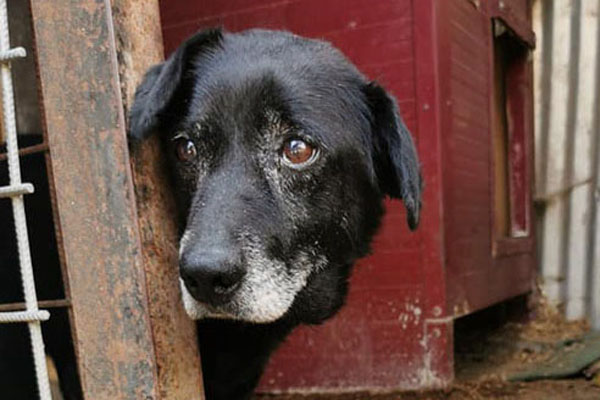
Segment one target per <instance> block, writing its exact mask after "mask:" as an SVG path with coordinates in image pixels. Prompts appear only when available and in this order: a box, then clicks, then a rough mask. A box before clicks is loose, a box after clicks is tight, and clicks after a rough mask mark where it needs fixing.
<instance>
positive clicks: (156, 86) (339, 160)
mask: <svg viewBox="0 0 600 400" xmlns="http://www.w3.org/2000/svg"><path fill="white" fill-rule="evenodd" d="M153 131H157V132H158V133H159V134H160V135H161V136H162V138H163V142H164V146H165V151H166V154H167V155H168V157H170V160H171V165H172V174H173V182H174V187H175V190H176V196H177V199H178V200H179V203H180V210H181V221H182V228H184V230H185V232H186V236H187V239H186V240H185V241H186V243H185V246H184V244H183V243H182V255H181V260H180V262H181V268H182V273H184V274H186V275H188V276H185V278H186V279H187V280H186V287H187V288H189V291H190V293H192V295H193V297H195V298H196V299H200V300H202V302H205V303H207V304H206V307H207V308H208V309H209V310H211V312H212V311H214V312H215V313H218V314H221V315H227V316H229V317H230V318H237V320H219V319H211V318H208V319H204V320H201V321H199V323H198V325H199V327H198V328H199V329H198V332H199V340H200V347H201V352H202V362H203V370H204V374H205V388H206V392H207V398H208V399H209V400H214V399H244V398H248V397H249V396H251V393H252V390H253V389H254V387H255V386H256V384H257V382H258V379H259V378H260V375H261V373H262V370H263V368H264V365H265V363H266V362H267V360H268V357H269V355H270V353H271V352H272V351H273V350H274V349H275V348H276V347H277V345H278V344H279V343H280V342H281V341H282V340H283V339H284V338H285V337H286V336H287V335H288V334H289V332H290V331H291V330H292V329H293V328H294V327H295V326H297V325H298V324H303V323H304V324H319V323H321V322H323V321H324V320H326V319H328V318H330V317H331V316H333V315H334V314H335V313H336V312H337V310H339V308H340V307H341V306H342V305H343V303H344V300H345V296H346V292H347V282H348V278H349V275H350V272H351V269H352V265H353V264H354V262H355V261H356V260H357V259H358V258H360V257H363V256H365V255H366V254H368V252H369V248H370V242H371V239H372V237H373V235H374V234H375V232H376V230H377V228H378V226H379V223H380V220H381V217H382V215H383V205H382V199H383V197H384V195H389V196H391V197H395V198H400V199H402V200H403V201H404V204H405V206H406V208H407V212H408V225H409V227H410V228H411V229H415V228H416V226H417V224H418V222H419V213H420V207H421V178H420V173H419V164H418V160H417V155H416V152H415V148H414V145H413V141H412V139H411V136H410V134H409V132H408V131H407V129H406V127H405V126H404V124H403V122H402V119H401V118H400V115H399V112H398V108H397V105H396V102H395V100H394V99H393V98H392V97H391V96H390V95H388V94H387V93H386V92H385V90H384V89H383V88H381V87H380V86H378V85H377V84H376V83H372V82H368V81H367V80H366V79H365V78H364V77H363V76H362V75H361V74H360V73H359V72H358V71H357V70H356V68H355V67H354V66H353V65H352V64H351V63H350V62H348V61H347V60H346V59H345V58H344V57H343V55H341V53H340V52H339V51H337V50H336V49H334V48H333V47H331V46H330V45H329V44H328V43H325V42H322V41H316V40H308V39H304V38H301V37H298V36H295V35H292V34H289V33H286V32H277V31H265V30H252V31H247V32H244V33H239V34H230V33H224V32H220V31H215V30H211V31H206V32H200V33H198V34H196V35H195V36H193V37H192V38H190V39H188V40H187V41H186V42H185V43H184V44H183V45H181V47H180V48H179V49H178V50H177V51H176V52H175V53H174V54H173V55H172V56H171V57H169V59H168V60H167V61H165V62H164V63H162V64H160V65H158V66H155V67H153V68H152V69H150V70H149V72H148V73H147V75H146V76H145V78H144V81H143V82H142V84H141V85H140V87H139V88H138V90H137V92H136V98H135V103H134V105H133V107H132V110H131V115H130V135H131V137H132V138H134V139H142V138H144V137H147V136H148V135H149V134H151V133H152V132H153ZM174 137H184V138H186V140H191V141H192V142H193V143H194V145H195V148H196V149H197V158H196V159H194V160H193V161H191V162H190V161H179V160H177V158H176V157H175V156H174V154H175V148H174V146H175V145H174V141H173V139H174ZM290 138H301V139H302V140H304V141H305V142H307V143H309V144H311V145H313V146H314V147H315V148H317V149H318V157H317V158H316V160H315V161H314V163H313V164H311V165H310V166H308V167H305V168H302V169H295V168H289V166H286V165H285V163H283V162H282V156H281V148H282V146H283V143H284V142H285V141H286V140H289V139H290ZM248 236H250V237H254V238H258V239H254V240H259V241H260V243H259V246H258V247H257V246H254V245H255V243H254V242H252V241H250V242H249V239H248ZM253 246H254V247H253ZM249 248H250V249H251V250H248V249H249ZM256 249H261V250H260V251H259V250H256ZM252 251H258V252H259V253H260V254H261V257H264V258H265V259H266V260H267V262H264V263H262V264H259V263H254V264H253V261H252V260H251V256H252V255H253V254H254V253H252ZM207 252H208V253H210V257H208V256H207ZM299 255H303V258H300V256H299ZM207 257H208V258H207ZM207 259H210V262H211V263H212V264H211V265H212V266H216V271H215V268H213V269H212V270H210V269H209V272H210V274H213V273H219V274H221V273H222V272H223V271H222V270H225V269H235V271H236V274H237V275H239V276H241V277H242V278H239V279H241V282H242V284H241V285H242V288H241V289H236V292H235V293H234V294H233V295H231V296H238V297H239V298H240V300H239V301H238V302H237V303H236V302H235V301H234V300H232V299H231V298H230V297H223V296H221V297H219V299H218V300H217V299H216V298H214V297H211V296H208V297H206V296H205V297H202V296H201V294H200V292H201V291H199V290H196V289H197V288H195V287H194V284H193V283H190V280H191V281H194V280H195V281H194V282H200V283H202V279H204V277H205V276H207V275H206V273H207V268H206V264H207V263H208V261H206V260H207ZM324 260H325V261H324ZM271 262H272V263H273V268H275V267H277V268H279V269H278V270H277V272H273V274H275V273H277V274H279V275H280V276H283V277H284V278H285V279H287V281H286V282H288V281H289V279H296V277H297V279H306V283H305V284H303V285H301V289H299V290H298V291H295V292H294V297H293V301H292V302H291V304H290V305H289V307H287V308H286V310H285V312H283V314H282V315H281V316H279V317H277V318H275V319H273V320H269V321H268V322H265V323H255V322H252V320H253V318H261V315H259V316H258V317H248V315H254V314H252V312H255V313H258V314H260V309H258V311H257V310H255V309H253V308H252V307H253V305H254V303H253V301H255V300H256V301H259V300H261V298H258V300H257V299H256V298H253V297H251V296H250V295H247V296H246V295H242V294H239V293H243V291H244V290H246V291H248V293H250V292H252V291H251V290H250V289H249V288H247V287H245V286H244V285H248V283H247V281H248V280H249V279H250V278H248V277H249V276H251V275H252V274H253V273H258V272H256V268H259V271H260V273H262V274H270V273H271V272H270V270H269V268H270V267H269V265H271V264H269V263H271ZM265 263H266V265H267V267H265V266H264V265H265ZM255 264H256V265H259V266H258V267H257V266H256V265H255ZM313 264H314V265H317V264H318V268H316V267H315V268H312V269H311V267H310V265H313ZM307 265H308V266H307ZM199 266H200V267H202V268H200V267H199ZM306 268H309V270H308V272H307V270H306ZM220 269H221V270H220ZM200 270H202V271H200ZM273 271H274V270H273ZM201 272H202V273H203V274H205V275H198V274H200V273H201ZM194 274H196V275H194ZM303 274H305V275H303ZM189 275H194V276H189ZM237 275H236V276H237ZM279 275H278V276H279ZM211 276H213V275H211ZM199 277H200V278H199ZM221 278H222V277H221ZM284 278H281V279H284ZM236 279H238V278H236ZM244 279H246V280H244ZM286 284H288V285H289V286H290V290H289V291H291V290H292V289H291V288H293V287H294V285H293V284H290V283H289V282H288V283H286ZM211 285H212V283H211ZM238 292H239V293H238ZM244 296H245V297H244ZM249 296H250V297H249ZM273 296H275V297H274V298H275V302H277V299H279V297H277V296H279V294H275V295H273ZM281 296H283V295H281ZM283 297H284V296H283ZM283 297H282V298H283ZM248 299H250V300H252V301H250V300H248ZM282 301H283V300H282ZM248 303H250V304H248ZM266 305H267V306H269V304H268V302H267V303H266ZM244 307H246V308H247V307H250V309H251V311H248V310H247V309H245V308H244ZM257 307H258V306H257ZM265 313H266V314H268V313H267V312H265ZM268 315H274V314H268ZM265 318H266V317H265ZM248 319H249V320H250V321H249V322H248V321H244V320H248Z"/></svg>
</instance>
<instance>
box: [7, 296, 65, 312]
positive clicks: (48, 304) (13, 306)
mask: <svg viewBox="0 0 600 400" xmlns="http://www.w3.org/2000/svg"><path fill="white" fill-rule="evenodd" d="M69 306H71V301H70V300H67V299H58V300H38V307H40V308H66V307H69ZM25 308H26V305H25V303H24V302H18V303H5V304H0V312H4V311H24V310H25Z"/></svg>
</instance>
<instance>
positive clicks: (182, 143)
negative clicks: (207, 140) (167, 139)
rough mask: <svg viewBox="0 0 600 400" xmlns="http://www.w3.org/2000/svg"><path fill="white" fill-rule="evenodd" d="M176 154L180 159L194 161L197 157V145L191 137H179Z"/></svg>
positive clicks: (176, 143)
mask: <svg viewBox="0 0 600 400" xmlns="http://www.w3.org/2000/svg"><path fill="white" fill-rule="evenodd" d="M175 154H176V155H177V158H178V159H179V160H180V161H184V162H189V161H192V160H194V159H195V158H196V154H197V151H196V145H195V144H194V142H192V141H191V140H190V139H187V138H179V139H177V141H176V142H175Z"/></svg>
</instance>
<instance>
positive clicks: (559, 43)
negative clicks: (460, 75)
mask: <svg viewBox="0 0 600 400" xmlns="http://www.w3.org/2000/svg"><path fill="white" fill-rule="evenodd" d="M533 23H534V29H535V31H536V34H537V37H538V47H537V50H536V51H535V53H534V73H535V110H536V111H535V113H536V114H535V130H536V182H537V183H536V204H537V209H538V212H539V216H540V218H539V223H538V231H539V236H538V237H539V255H540V257H539V259H540V270H541V275H542V277H543V285H544V289H545V291H546V294H547V296H548V297H549V298H550V300H552V301H553V302H555V303H556V304H558V305H560V306H561V307H562V308H564V311H565V313H566V316H567V317H568V318H569V319H580V318H584V317H590V319H591V321H592V324H593V326H594V327H595V328H600V216H599V215H598V214H599V213H598V206H599V201H600V187H599V182H598V174H599V173H600V161H599V159H600V156H599V154H600V151H599V150H600V139H599V136H600V124H599V117H598V115H599V113H598V111H599V106H600V104H599V103H600V68H599V67H600V65H599V54H600V29H599V25H600V0H553V1H548V0H537V1H536V2H535V3H534V8H533Z"/></svg>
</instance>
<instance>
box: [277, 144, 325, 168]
mask: <svg viewBox="0 0 600 400" xmlns="http://www.w3.org/2000/svg"><path fill="white" fill-rule="evenodd" d="M316 155H317V150H316V149H315V148H314V147H313V146H312V145H310V144H309V143H307V142H305V141H304V140H302V139H289V140H288V141H286V142H285V144H284V145H283V159H284V160H285V161H286V162H287V163H288V164H291V165H292V166H296V167H300V166H304V165H306V164H308V163H311V162H312V161H314V160H315V158H316Z"/></svg>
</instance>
